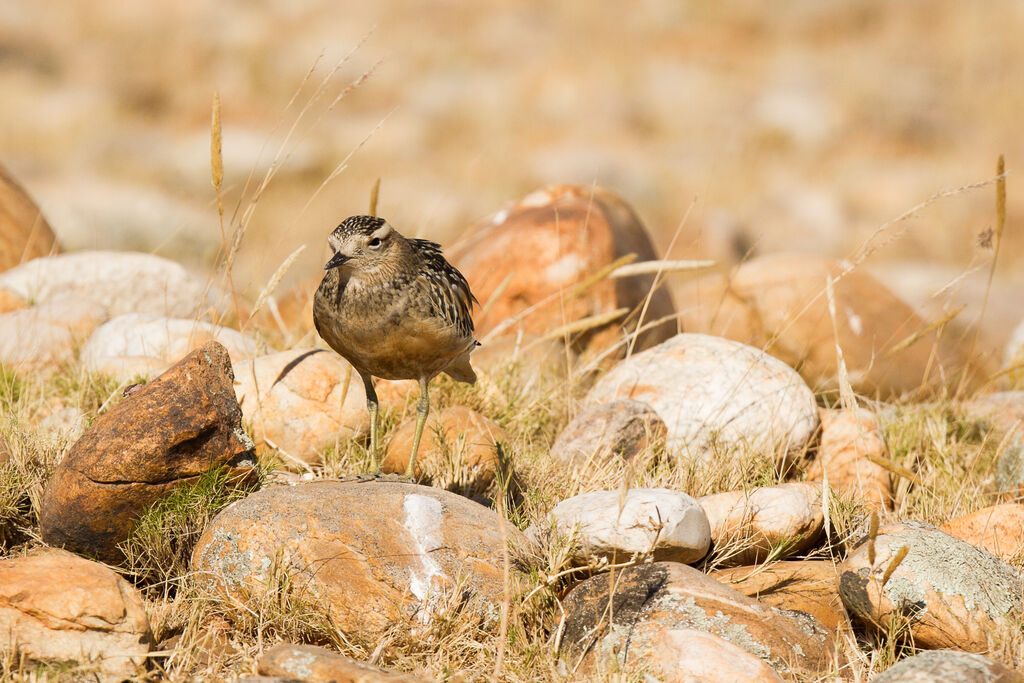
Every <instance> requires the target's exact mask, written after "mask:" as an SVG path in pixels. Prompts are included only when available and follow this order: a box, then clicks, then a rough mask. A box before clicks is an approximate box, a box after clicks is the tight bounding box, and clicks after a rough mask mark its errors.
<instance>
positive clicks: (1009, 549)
mask: <svg viewBox="0 0 1024 683" xmlns="http://www.w3.org/2000/svg"><path fill="white" fill-rule="evenodd" d="M939 528H940V529H942V530H943V531H945V532H946V533H947V534H949V535H950V536H955V537H956V538H959V539H960V540H961V541H967V542H968V543H970V544H971V545H973V546H977V547H978V548H983V549H984V550H987V551H989V552H990V553H992V554H993V555H995V556H996V557H998V558H1001V559H1002V560H1006V561H1009V560H1015V559H1019V558H1020V557H1021V554H1022V551H1024V505H1020V504H1019V503H1004V504H1002V505H992V506H990V507H987V508H983V509H981V510H978V511H977V512H974V513H971V514H969V515H965V516H963V517H958V518H956V519H952V520H950V521H948V522H946V523H945V524H943V525H942V526H941V527H939Z"/></svg>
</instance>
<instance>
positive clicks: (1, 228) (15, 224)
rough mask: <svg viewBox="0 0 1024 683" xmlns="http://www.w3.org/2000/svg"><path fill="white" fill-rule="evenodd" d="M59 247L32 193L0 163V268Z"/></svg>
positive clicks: (5, 268) (45, 254)
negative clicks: (31, 195)
mask: <svg viewBox="0 0 1024 683" xmlns="http://www.w3.org/2000/svg"><path fill="white" fill-rule="evenodd" d="M57 251H60V246H59V245H58V244H57V238H56V237H54V235H53V229H52V228H50V224H49V223H47V222H46V218H44V217H43V214H42V212H41V211H40V210H39V207H38V206H36V203H35V202H34V201H32V197H30V196H29V194H28V192H26V191H25V188H23V187H22V186H21V185H20V184H19V183H18V181H17V180H15V179H14V177H13V176H12V175H11V174H10V172H9V171H8V170H7V169H6V168H4V167H3V166H2V165H0V271H4V270H7V269H8V268H13V267H14V266H17V265H18V264H20V263H24V262H25V261H30V260H32V259H34V258H39V257H40V256H47V255H49V254H52V253H55V252H57Z"/></svg>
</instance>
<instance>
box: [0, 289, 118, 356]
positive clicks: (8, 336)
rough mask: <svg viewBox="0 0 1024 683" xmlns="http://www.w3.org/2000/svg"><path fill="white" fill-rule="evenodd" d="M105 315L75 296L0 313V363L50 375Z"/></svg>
mask: <svg viewBox="0 0 1024 683" xmlns="http://www.w3.org/2000/svg"><path fill="white" fill-rule="evenodd" d="M106 318H107V311H106V309H105V308H103V306H102V305H100V304H98V303H96V302H95V301H91V300H89V299H80V298H78V297H77V296H62V297H58V298H53V299H50V300H49V301H45V302H43V303H41V304H39V305H37V306H31V307H27V308H21V309H18V310H14V311H11V312H9V313H4V314H0V363H3V364H4V365H5V366H7V367H9V368H12V369H14V370H17V371H20V372H39V373H42V374H43V375H50V374H53V373H54V372H55V371H56V370H57V369H58V368H59V366H60V365H61V364H63V363H66V362H68V361H70V360H72V359H73V358H74V355H75V347H76V345H77V344H78V343H79V342H81V341H84V339H85V338H87V337H88V335H89V333H90V332H91V331H92V329H93V328H94V327H96V325H99V324H100V323H101V322H103V321H104V320H106Z"/></svg>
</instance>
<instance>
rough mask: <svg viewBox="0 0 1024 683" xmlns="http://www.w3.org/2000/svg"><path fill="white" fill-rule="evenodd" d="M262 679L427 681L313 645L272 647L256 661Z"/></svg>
mask: <svg viewBox="0 0 1024 683" xmlns="http://www.w3.org/2000/svg"><path fill="white" fill-rule="evenodd" d="M257 667H258V669H259V672H260V673H261V674H263V675H264V676H279V677H281V678H294V679H298V680H301V681H305V683H426V681H427V680H428V679H425V678H420V677H419V676H413V675H412V674H405V673H399V672H395V671H388V670H386V669H381V668H380V667H376V666H373V665H371V664H366V663H364V662H360V661H357V660H355V659H352V658H350V657H346V656H345V655H340V654H338V653H337V652H331V651H330V650H328V649H327V648H324V647H317V646H316V645H275V646H274V647H272V648H270V649H269V650H267V651H266V652H264V653H263V655H262V656H261V657H260V659H259V662H257Z"/></svg>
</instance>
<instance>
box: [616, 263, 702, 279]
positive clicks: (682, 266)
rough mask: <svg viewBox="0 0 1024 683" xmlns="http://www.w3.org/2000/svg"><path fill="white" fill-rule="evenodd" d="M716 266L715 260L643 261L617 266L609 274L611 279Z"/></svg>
mask: <svg viewBox="0 0 1024 683" xmlns="http://www.w3.org/2000/svg"><path fill="white" fill-rule="evenodd" d="M714 267H715V262H714V261H671V260H667V259H662V260H660V261H641V262H640V263H630V264H627V265H625V266H620V267H619V268H616V269H615V270H614V271H612V272H611V274H609V275H608V277H609V278H611V279H613V280H614V279H617V278H621V277H633V276H634V275H652V274H654V275H656V274H660V273H683V272H703V271H706V270H710V269H712V268H714Z"/></svg>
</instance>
